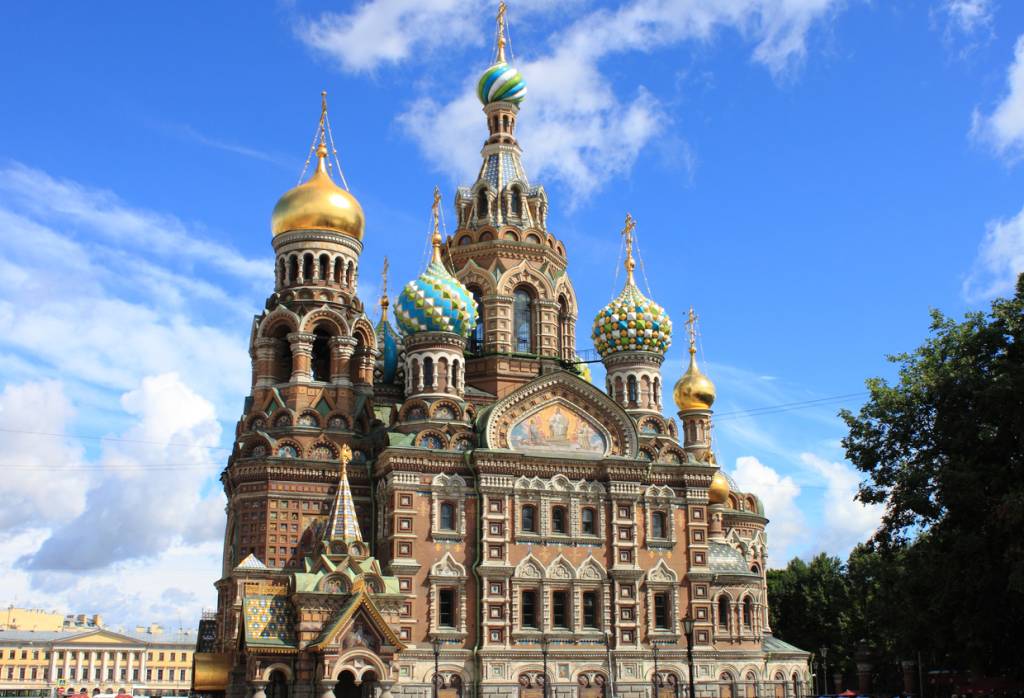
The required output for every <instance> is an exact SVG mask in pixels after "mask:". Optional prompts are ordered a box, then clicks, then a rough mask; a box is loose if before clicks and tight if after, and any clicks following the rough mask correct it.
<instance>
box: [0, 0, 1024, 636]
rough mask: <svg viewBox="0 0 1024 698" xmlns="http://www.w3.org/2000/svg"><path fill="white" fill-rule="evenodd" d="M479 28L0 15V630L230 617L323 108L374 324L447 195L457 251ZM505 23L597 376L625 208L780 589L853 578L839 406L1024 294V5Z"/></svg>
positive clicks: (316, 13) (595, 7) (486, 38)
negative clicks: (267, 339) (283, 304)
mask: <svg viewBox="0 0 1024 698" xmlns="http://www.w3.org/2000/svg"><path fill="white" fill-rule="evenodd" d="M492 5H493V3H489V2H478V1H477V0H471V1H466V0H462V1H461V2H457V1H455V0H417V1H411V0H389V1H384V0H370V1H369V2H360V3H339V2H329V3H328V2H305V1H302V0H296V2H290V3H278V4H272V3H263V4H256V3H246V4H244V5H242V4H231V3H215V4H212V5H211V4H208V3H206V4H202V5H200V4H195V5H193V6H187V5H181V4H172V3H167V4H164V5H158V4H156V3H122V4H117V3H110V4H105V5H103V6H96V5H84V4H81V3H62V4H60V5H59V6H58V7H54V6H52V5H50V6H45V7H44V6H41V5H38V4H31V3H23V4H22V3H19V4H10V3H9V4H6V5H5V6H4V8H3V9H2V10H0V20H2V21H0V85H2V86H3V92H2V95H3V96H2V100H3V105H4V108H3V109H0V227H2V230H3V236H2V237H0V240H2V241H3V254H2V255H0V358H2V361H0V382H2V384H3V386H2V390H0V414H3V416H4V418H5V419H4V425H5V426H4V429H5V430H6V431H5V432H4V436H5V438H6V439H7V441H8V449H6V453H5V454H4V455H0V466H3V467H4V468H5V472H6V473H7V476H6V477H5V478H4V481H3V482H2V483H0V493H2V495H3V497H4V500H5V501H6V502H7V503H8V506H7V507H5V508H6V513H4V514H0V530H2V531H3V532H4V534H5V535H4V536H2V537H0V538H3V542H0V579H3V582H2V583H0V592H2V593H0V602H5V603H14V602H17V603H20V604H30V605H38V606H53V607H59V608H65V609H66V610H68V611H80V612H93V611H99V612H105V613H107V614H108V616H109V617H110V618H112V619H114V620H115V621H118V622H125V623H129V624H130V623H134V622H136V621H138V622H143V621H147V620H160V621H163V622H165V623H170V624H174V623H177V622H179V619H180V622H182V623H183V624H184V625H185V626H188V627H191V626H192V625H194V621H195V614H196V612H197V611H198V609H199V608H200V607H202V606H210V605H212V604H213V603H214V595H213V591H212V586H211V582H212V581H213V580H214V579H215V577H216V576H217V574H218V572H219V556H220V544H221V538H222V527H223V498H222V495H221V494H220V488H219V483H218V482H217V475H218V473H219V470H220V468H221V467H222V465H223V462H224V459H225V457H226V450H225V449H226V448H227V447H228V446H229V444H230V438H231V434H232V433H233V429H234V421H235V419H236V418H237V416H238V413H239V410H240V409H241V406H242V399H243V397H244V395H245V393H246V392H247V390H248V387H249V386H248V381H249V363H248V356H247V346H246V342H247V338H248V330H249V325H250V322H251V317H252V315H253V314H254V313H256V312H258V311H259V310H260V308H262V304H263V300H264V298H265V296H266V295H267V293H268V292H269V290H270V289H271V286H272V262H271V247H270V234H269V214H270V210H271V208H272V207H273V204H274V202H275V201H276V200H277V197H278V196H280V195H281V193H283V192H284V191H285V190H286V189H288V188H289V187H291V186H293V185H294V184H295V182H296V181H297V178H298V176H299V172H300V171H301V169H302V165H303V162H304V160H305V157H306V154H307V150H308V147H309V143H310V140H311V138H312V136H313V132H314V128H315V126H316V120H317V117H318V110H319V94H320V90H321V89H326V90H328V93H329V102H330V105H331V115H332V122H333V125H334V135H335V139H336V141H337V145H338V150H339V154H340V158H341V163H342V166H343V168H344V171H345V174H346V176H347V178H348V182H349V184H350V186H351V188H352V191H353V193H354V194H355V195H356V196H357V197H358V198H359V199H360V201H361V202H362V204H363V207H364V209H365V211H366V216H367V233H366V240H365V243H366V246H365V250H364V252H363V256H362V262H361V264H362V267H361V271H362V275H361V279H360V291H361V294H362V295H363V297H364V299H366V300H367V302H368V304H370V305H372V304H373V303H374V302H375V299H376V297H377V295H378V294H379V270H380V267H381V262H382V258H383V256H384V255H388V256H389V258H390V259H391V269H392V280H391V285H392V289H395V288H397V287H398V286H400V284H401V283H404V282H405V281H406V280H408V279H409V278H411V277H413V276H414V275H415V274H417V273H418V271H419V270H420V268H421V267H422V265H423V264H424V263H425V261H426V247H427V231H428V224H429V207H430V201H431V192H432V190H433V187H434V185H435V184H436V185H439V186H440V187H441V190H442V192H443V195H444V200H445V203H446V206H448V207H449V209H448V210H447V211H446V213H447V214H448V218H449V220H450V219H451V217H452V216H451V211H450V203H451V201H452V196H453V191H454V187H455V186H456V185H458V184H462V183H470V182H471V181H472V180H473V179H474V178H475V175H476V169H477V166H478V157H479V148H480V145H481V143H482V141H483V138H484V134H485V128H484V121H483V118H482V115H481V113H480V111H479V105H478V104H477V103H476V102H475V99H474V97H473V96H472V85H473V82H474V80H475V78H476V76H477V75H479V73H480V72H481V71H482V70H483V69H485V68H486V67H487V65H488V63H489V60H490V57H491V55H492V50H493V47H492V44H493V13H494V7H493V6H492ZM509 20H510V28H511V33H512V49H513V54H514V62H515V64H516V65H517V66H518V67H519V68H520V69H521V70H522V71H523V73H524V75H525V77H526V79H527V81H528V83H529V86H530V94H529V96H528V98H527V100H526V102H525V104H524V105H523V110H522V114H521V118H520V122H519V135H520V141H521V143H522V144H523V147H524V149H525V156H524V161H525V164H526V167H527V170H528V172H529V174H530V176H531V179H532V180H533V181H536V182H541V183H543V184H544V185H545V186H546V188H547V190H548V193H549V198H550V201H551V214H550V218H549V225H550V228H551V230H552V231H553V232H554V233H555V234H556V235H557V236H559V237H560V238H561V239H562V240H563V241H564V242H565V244H566V246H567V248H568V253H569V259H570V273H571V274H572V275H573V278H574V282H575V285H576V289H577V293H578V295H579V298H580V305H581V307H580V311H581V312H580V321H579V324H578V332H577V334H578V337H579V340H580V341H579V346H580V348H581V349H583V348H588V347H589V346H590V345H589V326H590V318H591V317H593V315H594V313H595V312H596V311H597V310H598V309H599V308H600V307H601V306H602V305H603V304H604V303H606V302H607V301H608V300H609V299H610V298H611V297H612V296H613V295H614V294H615V293H617V292H618V290H619V288H618V287H619V285H621V283H622V274H621V272H620V271H618V272H617V269H616V263H615V259H616V256H617V255H618V253H619V245H620V239H619V235H618V231H619V229H620V228H621V224H622V219H623V217H624V215H625V213H626V212H627V211H630V212H632V214H633V215H634V216H635V217H636V219H637V220H638V229H637V233H638V239H639V244H640V253H641V255H642V258H643V261H644V267H643V271H644V273H645V276H646V279H647V281H648V282H649V286H650V292H651V294H652V295H653V297H654V298H655V299H656V300H658V301H659V302H660V303H661V304H662V305H664V306H665V307H666V308H667V309H668V310H669V312H670V313H671V314H672V316H673V318H674V319H675V321H676V325H677V327H681V326H682V321H683V319H684V318H685V313H686V310H687V308H688V307H689V306H690V305H693V306H694V307H695V308H696V309H697V311H698V313H699V315H700V329H701V354H700V358H701V360H702V362H703V365H704V367H705V369H706V371H707V372H708V373H709V374H710V375H711V376H712V378H713V379H714V380H715V381H716V383H717V385H718V388H719V400H718V403H717V404H716V410H717V411H718V413H719V414H720V417H719V419H718V420H717V429H716V441H717V447H718V450H719V454H720V458H719V460H720V462H722V463H723V464H724V465H725V468H726V470H727V471H728V472H730V473H731V474H732V475H733V476H734V477H735V478H736V479H737V480H738V481H739V482H740V484H741V485H743V486H744V487H749V488H751V489H754V490H755V491H757V492H758V493H759V494H761V495H762V497H763V498H764V499H765V501H766V504H767V505H768V510H769V511H768V513H769V515H770V516H771V517H772V519H773V523H772V524H771V527H770V529H769V530H770V536H771V546H772V547H771V551H770V552H771V555H772V557H773V560H774V563H775V564H777V565H781V564H784V563H785V561H786V560H788V559H789V557H791V556H792V555H805V556H806V555H809V554H813V553H815V552H817V551H820V550H826V551H829V552H831V553H835V554H845V553H846V552H847V551H848V550H849V548H850V546H851V545H853V544H854V543H855V542H856V541H857V540H860V539H863V538H864V537H865V536H866V535H868V534H869V533H870V531H871V529H872V527H873V525H874V524H875V523H876V522H877V519H878V513H879V512H878V511H877V510H873V509H865V508H863V507H861V506H860V505H858V504H856V503H854V502H852V501H851V493H852V492H853V491H854V489H855V487H856V483H857V481H858V477H857V474H856V473H855V472H854V471H852V469H851V468H850V466H849V465H848V464H846V463H845V462H844V461H843V454H842V450H841V448H840V447H839V439H840V438H841V437H842V436H843V433H844V431H843V427H842V424H841V423H840V422H839V420H838V419H836V417H835V412H836V410H837V409H838V408H839V407H841V406H847V407H851V408H855V407H856V406H857V405H858V404H859V400H860V399H862V398H861V397H859V395H860V394H862V391H863V381H864V379H865V378H867V377H869V376H875V375H883V376H891V375H892V367H891V365H889V364H888V363H887V362H886V361H885V358H884V357H885V355H886V354H887V353H894V352H898V351H904V350H909V349H912V348H913V347H915V346H917V344H919V343H920V341H921V340H922V338H923V337H924V334H925V331H926V328H927V323H928V309H929V308H930V307H938V308H941V309H942V310H944V311H946V312H947V313H950V314H955V315H959V314H962V313H963V312H965V311H967V310H970V309H975V308H983V307H985V306H986V305H987V302H988V300H989V299H990V298H991V297H992V296H993V295H996V294H999V293H1001V292H1005V291H1006V290H1008V288H1009V284H1010V282H1011V280H1012V277H1013V273H1014V272H1018V271H1021V270H1022V269H1024V215H1022V207H1024V195H1022V193H1021V192H1022V191H1024V187H1022V184H1024V182H1022V172H1021V168H1020V167H1019V165H1018V162H1019V159H1020V156H1021V154H1022V153H1024V43H1019V42H1020V41H1021V40H1022V38H1021V37H1022V36H1024V6H1021V5H1020V4H1019V3H1013V2H1005V1H1004V2H995V1H994V0H927V1H925V0H913V1H907V2H899V3H889V2H860V1H856V0H845V1H843V0H785V1H783V0H730V1H729V2H712V1H711V0H706V1H703V2H701V1H690V2H683V1H682V0H679V1H678V2H673V1H672V0H662V1H660V2H656V1H655V0H622V1H621V2H609V3H587V2H582V1H579V0H576V1H572V0H570V1H563V2H558V3H551V2H545V1H544V0H524V1H523V2H512V3H510V9H509ZM681 334H682V333H681V332H680V335H681ZM684 355H685V346H684V342H683V341H682V337H681V336H680V337H679V338H678V339H677V342H676V344H675V345H674V346H673V347H672V349H671V350H670V353H669V357H668V360H667V361H666V365H665V370H664V372H665V375H666V382H667V383H668V382H674V380H675V379H676V377H678V375H679V374H680V373H681V371H682V368H683V365H682V362H683V357H684ZM842 395H845V396H850V397H847V398H844V399H841V400H825V401H822V402H820V403H818V404H817V405H816V406H813V407H806V406H803V407H800V408H799V409H785V410H781V411H769V413H768V414H760V415H757V416H749V415H745V414H744V411H746V410H752V409H758V408H762V407H768V406H775V405H788V404H790V403H802V402H806V401H812V400H823V399H824V398H832V397H834V396H842ZM99 437H108V438H105V439H101V438H99ZM126 531H128V532H129V535H125V532H126Z"/></svg>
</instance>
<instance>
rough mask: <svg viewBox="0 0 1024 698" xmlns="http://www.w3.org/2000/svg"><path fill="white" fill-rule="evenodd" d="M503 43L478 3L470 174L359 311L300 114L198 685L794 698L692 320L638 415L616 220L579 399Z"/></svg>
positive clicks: (346, 245)
mask: <svg viewBox="0 0 1024 698" xmlns="http://www.w3.org/2000/svg"><path fill="white" fill-rule="evenodd" d="M505 42H506V33H505V29H504V5H502V7H501V9H500V10H499V13H498V22H497V31H496V51H495V54H494V63H493V65H491V66H490V67H489V68H488V69H487V70H486V71H485V72H484V73H483V75H482V76H481V78H480V80H479V83H478V85H477V96H478V97H479V99H480V102H481V103H482V105H483V109H482V111H483V114H482V119H483V120H484V121H485V122H486V126H487V133H488V136H487V138H486V140H485V141H484V144H483V149H482V151H481V156H482V162H481V165H480V170H479V173H478V174H477V177H476V180H475V181H474V182H473V183H472V185H470V186H465V187H459V188H458V189H457V190H456V192H455V196H454V213H455V217H454V221H455V224H454V226H453V227H454V232H453V233H451V234H447V233H446V232H445V231H443V230H442V226H440V225H439V222H438V221H439V218H440V206H441V197H440V194H439V193H438V192H437V191H436V190H435V192H434V204H433V220H434V223H433V230H432V236H431V243H432V256H431V259H430V262H429V264H428V265H427V266H426V268H425V269H424V270H423V273H422V274H421V275H420V276H419V277H418V278H416V279H413V280H412V281H409V282H408V283H407V284H406V285H405V286H404V287H403V288H402V290H401V291H400V292H399V293H398V294H397V296H396V297H395V298H394V299H392V298H390V297H389V296H388V294H387V286H386V277H385V285H384V293H383V295H382V296H381V298H380V305H379V309H375V308H370V309H367V308H365V307H364V305H363V303H362V302H361V301H360V299H359V297H358V295H357V285H358V279H359V274H360V271H363V269H361V262H363V261H365V260H362V259H361V258H360V253H361V251H362V248H363V242H362V241H363V236H364V234H369V235H374V234H380V233H377V232H375V231H374V230H373V225H372V222H371V223H370V225H369V226H367V224H366V221H365V220H364V216H363V211H362V208H361V207H360V204H359V202H358V201H357V199H356V198H355V197H354V196H353V195H352V194H351V193H350V192H349V191H348V188H347V185H345V182H344V179H343V178H342V177H341V173H340V168H337V167H335V166H334V164H333V163H332V155H334V141H333V136H332V134H331V129H330V122H329V119H328V112H327V105H326V99H325V100H324V102H323V107H322V109H321V116H320V127H319V138H318V141H317V142H316V143H315V146H314V148H315V150H314V152H313V153H312V156H311V158H310V163H309V164H312V174H311V175H310V176H309V177H308V179H306V180H305V181H304V182H303V183H302V184H300V185H298V186H297V187H295V188H294V189H292V190H290V191H288V192H287V193H285V194H284V196H282V197H281V199H280V200H279V201H278V202H277V205H276V206H275V207H274V210H273V214H272V218H271V233H272V239H271V241H272V245H273V249H274V253H275V268H274V271H275V274H274V280H275V281H274V289H273V292H272V293H270V295H269V297H268V299H267V302H266V307H265V309H264V310H263V311H262V312H261V313H260V314H259V315H258V316H256V317H255V318H254V319H253V323H252V330H251V340H250V356H251V357H252V389H251V392H250V393H249V395H248V396H247V397H246V398H245V403H244V408H243V412H242V416H241V418H240V419H239V421H238V425H237V431H236V438H235V443H234V449H233V452H232V454H231V456H230V458H229V459H228V463H227V467H226V468H225V469H224V471H223V473H222V475H221V480H222V482H223V485H224V491H225V494H226V496H227V508H226V512H227V522H226V529H225V537H224V555H223V569H222V571H221V574H220V579H219V580H218V581H217V582H216V584H215V586H216V590H217V609H216V613H215V614H211V615H210V616H209V617H208V618H206V619H205V620H204V621H203V622H202V624H201V626H202V627H201V628H200V630H201V633H200V635H201V639H200V647H199V650H200V651H199V652H198V653H197V655H196V659H195V671H194V672H193V676H194V679H193V681H194V685H193V690H194V692H195V693H196V694H197V695H210V696H224V698H354V697H356V696H367V697H368V696H374V697H377V698H399V697H413V696H415V697H417V698H428V697H433V696H449V697H450V696H466V697H471V696H472V697H477V696H479V697H481V698H482V697H484V696H496V697H497V696H500V697H502V698H515V697H523V698H525V697H536V698H569V697H577V696H578V697H580V698H589V697H596V696H623V697H629V698H641V697H648V696H657V697H658V698H668V697H673V698H679V697H680V696H690V695H691V690H692V691H694V692H695V695H696V696H700V697H703V698H767V697H769V696H770V697H771V698H800V696H802V695H805V694H807V693H808V691H809V686H810V683H809V682H810V675H809V673H808V663H807V660H808V655H807V653H806V652H804V651H802V650H799V649H797V648H795V647H793V646H791V645H788V644H786V643H785V642H782V641H780V640H778V639H776V638H773V637H772V634H771V628H770V627H769V622H768V617H769V616H768V599H767V597H766V583H765V568H766V558H767V544H766V538H765V524H766V523H767V519H766V518H765V515H764V510H763V507H762V505H761V503H760V501H759V500H758V498H757V496H756V495H754V494H751V493H744V492H740V491H737V488H736V487H735V485H734V484H733V483H732V482H730V480H729V479H728V478H727V477H726V476H725V475H724V473H722V472H721V471H720V470H719V467H718V465H717V464H716V462H715V455H714V453H713V450H712V440H711V433H712V428H711V427H712V404H713V402H714V400H715V386H714V384H713V383H712V381H711V379H710V378H709V377H708V376H707V375H705V374H704V373H702V371H701V370H700V368H699V366H698V362H697V358H696V342H695V336H696V325H695V321H696V317H695V315H694V313H693V311H692V309H691V310H690V311H689V314H688V316H687V318H686V325H685V327H686V329H687V332H686V334H687V339H688V341H689V367H688V368H687V370H686V372H685V374H684V375H683V376H682V378H681V379H680V380H679V381H678V382H677V383H676V384H675V386H674V387H673V389H672V391H671V399H672V402H674V411H675V412H676V415H677V416H678V423H677V421H676V420H675V419H674V418H672V417H667V416H666V415H665V413H664V412H665V405H664V398H665V395H664V392H665V391H664V387H663V381H662V375H661V368H662V363H663V361H664V358H665V352H666V351H667V349H668V347H669V344H670V342H671V341H672V335H673V329H672V322H671V320H670V318H669V315H668V313H667V312H666V311H665V309H664V308H663V307H661V306H660V305H658V304H657V303H656V302H654V301H653V300H651V299H650V298H649V297H648V296H649V295H651V294H650V291H649V290H647V295H645V294H644V293H643V292H642V291H641V289H640V288H639V287H638V286H637V283H636V281H635V280H634V255H633V230H634V225H635V223H634V221H633V220H632V218H630V217H629V216H627V217H626V223H625V226H624V228H623V230H622V234H623V237H624V245H625V250H626V254H625V277H624V278H625V284H624V286H623V288H622V291H621V293H619V295H618V296H617V297H615V298H613V299H611V300H610V302H608V304H607V305H606V306H604V308H603V309H602V310H601V311H600V312H599V313H598V315H597V317H596V318H594V320H593V323H592V325H591V331H590V340H591V341H592V342H593V346H594V350H595V351H596V355H597V356H599V357H600V361H601V362H602V363H603V365H604V370H605V376H606V377H605V381H604V386H603V389H602V387H600V386H597V385H594V384H593V383H592V382H591V380H590V373H589V370H588V369H587V366H588V364H587V362H585V361H584V360H583V359H582V358H581V357H580V356H579V355H578V354H577V351H576V345H577V340H576V323H577V314H578V310H577V308H578V305H577V296H576V291H575V290H574V288H573V283H572V279H571V277H570V274H569V253H570V250H569V249H567V248H566V246H565V245H564V244H563V242H562V241H561V240H559V239H558V238H557V237H556V235H555V233H554V232H553V231H551V230H550V229H549V227H548V220H549V216H548V213H549V201H548V194H547V192H546V191H545V189H544V187H543V186H542V185H541V184H539V183H537V182H531V181H530V179H529V177H528V176H527V172H526V170H525V169H524V167H523V163H522V160H521V149H520V146H519V144H518V142H517V140H516V122H517V118H518V116H519V111H520V109H521V108H524V99H525V97H526V92H527V89H526V82H525V80H524V77H523V76H522V75H521V74H520V73H519V72H518V71H517V70H516V69H515V68H514V67H513V66H512V65H510V63H509V62H508V60H507V58H506V51H505V46H506V43H505ZM314 158H315V160H314ZM414 242H416V241H415V240H403V241H402V242H401V245H402V247H404V248H406V249H408V248H409V243H414ZM385 265H386V262H385ZM374 266H376V265H374ZM609 267H610V268H609V269H607V270H605V271H606V272H607V273H609V274H613V273H614V269H613V268H611V265H609Z"/></svg>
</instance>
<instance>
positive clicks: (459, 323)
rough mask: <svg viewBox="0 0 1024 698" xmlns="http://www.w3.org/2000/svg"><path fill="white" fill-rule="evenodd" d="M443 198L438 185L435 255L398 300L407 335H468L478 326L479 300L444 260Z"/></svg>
mask: <svg viewBox="0 0 1024 698" xmlns="http://www.w3.org/2000/svg"><path fill="white" fill-rule="evenodd" d="M440 201H441V195H440V193H438V191H437V189H434V235H433V238H432V241H433V245H434V253H433V258H432V259H431V260H430V264H428V265H427V270H426V271H424V272H423V273H422V274H420V276H419V278H418V279H415V280H413V281H410V282H409V283H407V284H406V285H405V288H403V289H402V293H401V294H400V295H399V296H398V301H397V302H396V303H395V319H396V320H397V321H398V327H399V328H400V329H401V330H402V332H404V333H405V334H406V335H410V334H416V333H417V332H452V333H454V334H457V335H459V336H461V337H464V338H467V339H468V338H469V336H470V334H472V332H473V330H474V329H475V328H476V301H474V300H473V294H471V293H470V292H469V289H467V288H466V287H465V286H463V285H462V282H461V281H459V280H458V279H456V278H455V277H454V276H452V275H451V274H450V273H449V272H448V270H447V269H445V268H444V263H443V262H442V261H441V234H440V232H438V228H437V220H438V206H439V204H440Z"/></svg>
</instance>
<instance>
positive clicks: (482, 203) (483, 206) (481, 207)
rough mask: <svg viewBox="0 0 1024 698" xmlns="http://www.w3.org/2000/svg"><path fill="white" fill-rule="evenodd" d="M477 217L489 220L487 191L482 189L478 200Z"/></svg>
mask: <svg viewBox="0 0 1024 698" xmlns="http://www.w3.org/2000/svg"><path fill="white" fill-rule="evenodd" d="M476 217H477V218H487V190H486V189H481V190H480V193H479V194H478V195H477V198H476Z"/></svg>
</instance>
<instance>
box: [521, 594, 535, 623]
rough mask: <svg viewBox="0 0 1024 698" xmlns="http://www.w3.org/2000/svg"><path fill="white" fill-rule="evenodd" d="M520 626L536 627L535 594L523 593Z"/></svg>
mask: <svg viewBox="0 0 1024 698" xmlns="http://www.w3.org/2000/svg"><path fill="white" fill-rule="evenodd" d="M522 613H523V620H522V626H523V627H524V628H536V627H537V592H536V591H532V590H530V591H524V592H523V595H522Z"/></svg>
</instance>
